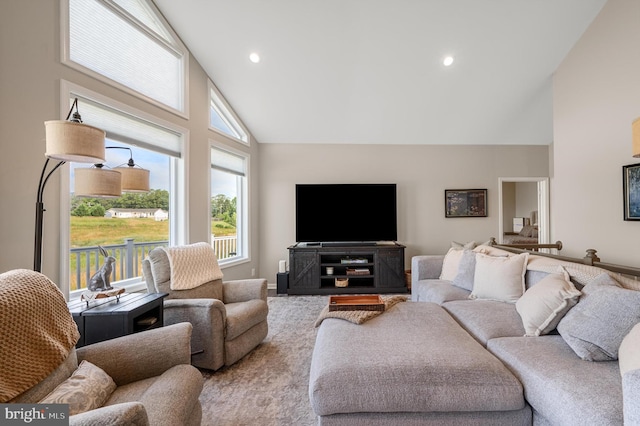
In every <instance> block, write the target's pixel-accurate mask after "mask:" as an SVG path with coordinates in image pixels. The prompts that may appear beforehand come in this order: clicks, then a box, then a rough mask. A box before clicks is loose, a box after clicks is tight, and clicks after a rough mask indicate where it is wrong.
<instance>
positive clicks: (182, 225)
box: [60, 80, 189, 300]
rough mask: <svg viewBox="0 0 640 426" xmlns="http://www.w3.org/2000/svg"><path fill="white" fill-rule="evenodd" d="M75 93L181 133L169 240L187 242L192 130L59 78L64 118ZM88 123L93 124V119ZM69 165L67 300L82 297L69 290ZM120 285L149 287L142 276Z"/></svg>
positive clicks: (66, 174) (64, 235)
mask: <svg viewBox="0 0 640 426" xmlns="http://www.w3.org/2000/svg"><path fill="white" fill-rule="evenodd" d="M75 96H81V97H83V98H88V99H91V100H92V101H95V102H98V103H101V104H104V105H107V106H109V107H111V108H114V109H117V110H119V111H122V112H124V113H126V114H130V115H132V116H136V117H139V118H142V119H144V120H147V121H149V122H151V123H154V124H157V125H159V126H162V127H165V128H167V129H169V130H171V131H173V132H176V133H179V134H182V138H183V141H182V150H181V154H180V158H172V159H171V161H170V167H171V176H174V179H172V180H171V187H170V191H169V194H170V196H169V209H170V210H169V211H170V212H172V214H170V215H169V221H170V225H169V229H170V234H169V244H170V245H182V244H186V242H187V235H188V231H189V219H188V215H187V206H188V191H187V188H188V174H187V173H186V164H188V158H189V130H188V129H186V128H183V127H180V126H177V125H176V124H174V123H171V122H168V121H166V120H163V119H161V118H158V117H155V116H153V115H151V114H149V113H147V112H144V111H141V110H139V109H136V108H133V107H130V106H128V105H126V104H123V103H121V102H118V101H116V100H114V99H111V98H109V97H107V96H104V95H101V94H99V93H97V92H94V91H92V90H89V89H87V88H84V87H82V86H79V85H77V84H74V83H71V82H69V81H66V80H61V81H60V111H61V120H64V118H65V117H66V114H67V112H68V109H69V99H71V98H73V97H75ZM80 111H82V105H80ZM86 124H89V125H91V123H86ZM69 169H70V167H69V165H68V164H65V165H64V166H63V170H62V171H61V178H60V279H61V282H60V289H61V291H62V293H63V294H64V295H65V297H66V298H67V300H73V299H77V298H79V297H80V295H81V293H82V290H74V291H70V288H69V279H70V278H69V272H70V271H69V251H70V248H71V241H70V236H69V229H70V227H71V215H70V213H69V204H70V202H71V194H70V192H69V187H70V183H71V182H70V180H71V177H70V170H69ZM118 285H119V286H123V287H124V288H125V289H126V290H127V291H140V290H144V289H145V288H146V283H145V282H144V280H143V279H142V278H141V277H138V278H132V279H128V280H123V281H119V282H118Z"/></svg>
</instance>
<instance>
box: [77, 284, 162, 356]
mask: <svg viewBox="0 0 640 426" xmlns="http://www.w3.org/2000/svg"><path fill="white" fill-rule="evenodd" d="M167 295H168V293H124V294H121V295H120V296H119V298H116V297H115V296H114V297H109V298H106V299H96V300H93V301H90V302H89V303H87V302H86V301H84V300H76V301H73V302H69V303H68V304H67V306H68V307H69V311H70V312H71V315H72V316H73V319H74V321H75V322H76V324H77V325H78V331H80V340H78V343H77V344H76V347H78V348H79V347H82V346H85V345H90V344H92V343H97V342H102V341H104V340H109V339H113V338H116V337H120V336H124V335H127V334H132V333H138V332H140V331H145V330H150V329H152V328H157V327H162V321H163V318H164V316H163V299H164V298H165V297H166V296H167Z"/></svg>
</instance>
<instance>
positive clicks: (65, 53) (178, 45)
mask: <svg viewBox="0 0 640 426" xmlns="http://www.w3.org/2000/svg"><path fill="white" fill-rule="evenodd" d="M98 1H102V2H103V3H104V4H105V6H107V7H109V8H111V9H112V10H114V11H115V12H116V13H119V14H120V15H121V16H123V15H122V13H120V12H118V11H119V9H120V7H119V6H118V5H116V4H114V3H113V2H111V1H110V0H98ZM142 1H144V2H145V3H146V4H147V5H148V6H149V8H151V10H153V11H154V13H155V15H156V18H157V19H158V20H159V21H160V22H161V23H162V25H163V26H164V28H165V30H166V31H167V32H168V33H169V34H171V36H172V37H173V41H174V43H175V44H174V45H173V46H172V48H174V49H175V50H176V51H178V52H179V53H181V54H182V76H181V79H182V94H181V97H182V108H180V109H175V108H173V107H171V106H169V105H166V104H164V103H162V102H160V101H158V100H156V99H153V98H151V97H149V96H147V95H144V94H142V93H140V92H138V91H136V90H135V89H132V88H130V87H129V86H126V85H124V84H122V83H119V82H117V81H115V80H112V79H110V78H109V77H106V76H104V75H102V74H100V73H99V72H96V71H94V70H92V69H89V68H87V67H85V66H83V65H80V64H78V63H76V62H74V61H72V60H71V52H70V35H69V0H61V1H60V29H61V31H60V37H61V42H60V45H61V46H62V49H61V56H62V57H61V62H62V63H63V64H64V65H66V66H68V67H70V68H73V69H75V70H78V71H80V72H82V73H83V74H87V75H89V76H91V77H93V78H95V79H97V80H99V81H101V82H103V83H106V84H108V85H110V86H113V87H116V88H118V89H120V90H122V91H124V92H126V93H129V94H130V95H133V96H135V97H137V98H139V99H142V100H144V101H145V102H148V103H150V104H153V105H155V106H158V107H160V108H162V109H165V110H167V111H169V112H171V113H173V114H175V115H177V116H179V117H183V118H187V119H188V118H189V50H188V49H187V47H186V46H185V45H184V44H183V43H182V42H181V41H180V37H178V35H177V34H176V33H175V32H174V31H173V28H171V25H170V24H169V23H168V22H167V21H166V19H164V16H163V15H162V13H161V12H160V11H159V10H158V8H157V7H156V6H155V4H154V3H153V2H152V1H149V0H142Z"/></svg>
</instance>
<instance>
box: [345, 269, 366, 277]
mask: <svg viewBox="0 0 640 426" xmlns="http://www.w3.org/2000/svg"><path fill="white" fill-rule="evenodd" d="M370 273H371V272H369V269H368V268H347V275H369V274H370Z"/></svg>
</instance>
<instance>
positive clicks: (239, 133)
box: [209, 81, 249, 145]
mask: <svg viewBox="0 0 640 426" xmlns="http://www.w3.org/2000/svg"><path fill="white" fill-rule="evenodd" d="M209 127H210V128H211V129H213V130H215V131H217V132H220V133H223V134H225V135H226V136H230V137H232V138H233V139H236V140H238V141H240V142H243V143H246V144H247V145H248V144H249V136H248V132H247V131H246V129H245V127H244V126H243V125H242V123H241V122H240V120H239V119H238V117H237V116H236V115H235V114H234V113H233V110H232V109H231V108H230V107H229V105H228V104H227V102H226V101H225V100H224V98H223V97H222V95H221V94H220V92H218V89H216V87H215V86H214V85H213V83H212V82H211V81H209Z"/></svg>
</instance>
